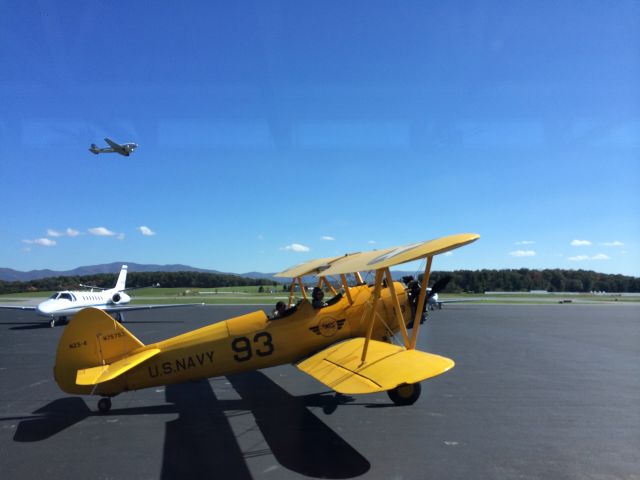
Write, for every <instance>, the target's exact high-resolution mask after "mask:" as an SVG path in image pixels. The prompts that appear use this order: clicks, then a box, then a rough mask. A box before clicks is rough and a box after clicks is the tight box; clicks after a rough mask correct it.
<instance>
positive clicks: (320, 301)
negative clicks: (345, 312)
mask: <svg viewBox="0 0 640 480" xmlns="http://www.w3.org/2000/svg"><path fill="white" fill-rule="evenodd" d="M311 306H312V307H313V308H322V307H326V306H327V303H326V302H325V301H324V292H323V291H322V289H321V288H320V287H313V292H311Z"/></svg>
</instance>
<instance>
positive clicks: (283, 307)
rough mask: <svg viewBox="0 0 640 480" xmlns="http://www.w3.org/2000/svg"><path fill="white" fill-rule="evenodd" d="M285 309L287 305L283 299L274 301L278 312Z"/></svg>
mask: <svg viewBox="0 0 640 480" xmlns="http://www.w3.org/2000/svg"><path fill="white" fill-rule="evenodd" d="M286 309H287V306H286V305H285V303H284V302H283V301H279V302H278V303H276V310H277V311H278V312H284V311H285V310H286Z"/></svg>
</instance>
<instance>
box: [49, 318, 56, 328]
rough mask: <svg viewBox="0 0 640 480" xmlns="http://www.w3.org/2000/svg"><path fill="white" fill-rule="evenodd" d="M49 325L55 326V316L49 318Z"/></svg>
mask: <svg viewBox="0 0 640 480" xmlns="http://www.w3.org/2000/svg"><path fill="white" fill-rule="evenodd" d="M49 326H50V327H51V328H53V327H55V326H56V319H55V318H51V321H50V322H49Z"/></svg>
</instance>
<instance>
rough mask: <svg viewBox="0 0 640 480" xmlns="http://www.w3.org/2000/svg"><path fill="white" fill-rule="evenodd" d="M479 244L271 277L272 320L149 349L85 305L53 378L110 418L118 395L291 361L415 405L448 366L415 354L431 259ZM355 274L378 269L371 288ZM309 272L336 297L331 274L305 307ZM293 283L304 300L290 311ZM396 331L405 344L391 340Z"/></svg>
mask: <svg viewBox="0 0 640 480" xmlns="http://www.w3.org/2000/svg"><path fill="white" fill-rule="evenodd" d="M478 238H479V235H476V234H471V233H466V234H458V235H450V236H447V237H442V238H438V239H435V240H429V241H425V242H419V243H413V244H410V245H405V246H401V247H396V248H388V249H383V250H375V251H371V252H363V253H355V254H349V255H344V256H341V257H332V258H322V259H318V260H312V261H309V262H306V263H303V264H300V265H296V266H295V267H292V268H290V269H288V270H285V271H284V272H281V273H279V274H277V275H276V276H277V277H281V278H291V279H292V281H291V289H290V292H291V293H290V297H289V305H288V307H289V308H288V309H287V310H284V311H283V312H281V314H280V315H279V316H277V317H268V316H267V315H266V314H265V313H264V312H263V311H262V310H260V311H256V312H252V313H248V314H246V315H241V316H238V317H234V318H230V319H228V320H225V321H222V322H218V323H215V324H212V325H209V326H206V327H203V328H199V329H197V330H193V331H191V332H187V333H184V334H182V335H178V336H176V337H173V338H169V339H167V340H164V341H161V342H158V343H154V344H151V345H144V344H143V343H142V342H140V341H139V340H138V339H137V338H136V337H135V336H133V335H132V334H131V333H130V332H129V331H128V330H127V329H126V328H125V327H123V326H122V324H120V323H118V322H117V321H115V320H114V319H113V318H112V317H110V316H109V315H107V314H106V313H104V312H103V311H101V310H98V309H95V308H87V309H85V310H82V311H81V312H79V313H78V314H77V315H76V316H74V317H73V319H72V320H71V322H70V323H69V325H67V327H66V328H65V331H64V333H63V335H62V338H61V339H60V343H59V345H58V350H57V354H56V364H55V367H54V376H55V380H56V382H57V383H58V385H59V387H60V388H61V389H62V390H63V391H65V392H67V393H70V394H87V395H89V394H90V395H100V396H101V397H102V398H101V399H100V401H99V402H98V409H99V411H101V412H108V411H109V410H110V408H111V397H113V396H115V395H118V394H119V393H122V392H126V391H130V390H138V389H142V388H149V387H154V386H158V385H168V384H173V383H179V382H184V381H187V380H198V379H203V378H209V377H217V376H221V375H229V374H234V373H239V372H243V371H247V370H256V369H260V368H267V367H272V366H275V365H281V364H285V363H293V364H295V366H296V367H297V368H299V369H300V370H302V371H303V372H305V373H307V374H309V375H311V376H312V377H314V378H315V379H316V380H318V381H320V382H321V383H323V384H325V385H326V386H328V387H329V388H331V389H333V390H334V391H336V392H338V393H343V394H359V393H373V392H382V391H386V392H388V395H389V397H390V398H391V400H392V401H393V402H394V403H396V404H400V405H409V404H413V403H414V402H415V401H416V400H417V399H418V397H419V396H420V383H419V382H420V381H422V380H425V379H427V378H430V377H434V376H436V375H440V374H441V373H444V372H446V371H447V370H449V369H451V368H452V367H453V366H454V362H453V360H450V359H448V358H445V357H441V356H439V355H434V354H431V353H426V352H422V351H419V350H416V342H417V337H418V331H419V330H420V323H421V321H420V320H421V319H422V315H423V312H424V310H425V305H426V300H427V296H428V294H427V284H428V281H429V273H430V271H431V263H432V260H433V257H434V256H435V255H438V254H440V253H444V252H447V251H449V250H453V249H455V248H458V247H461V246H463V245H466V244H468V243H471V242H473V241H475V240H477V239H478ZM419 259H426V266H425V271H424V277H423V281H422V285H421V286H420V287H419V288H416V284H415V283H414V284H413V287H414V288H408V287H405V286H404V285H403V284H402V283H399V282H394V281H393V280H392V278H391V272H390V270H389V267H391V266H393V265H398V264H402V263H405V262H410V261H414V260H419ZM361 272H375V280H374V282H373V284H372V285H367V284H366V283H365V282H363V280H362V275H361ZM309 275H315V276H316V277H317V278H318V286H319V287H320V286H322V284H326V286H327V287H328V288H329V289H331V290H333V291H334V293H336V292H335V290H334V287H333V286H332V285H331V283H330V282H329V280H328V278H334V277H339V278H340V282H341V284H342V289H343V293H341V294H336V296H335V297H334V298H333V299H332V300H331V301H329V302H326V303H324V302H320V303H318V302H317V301H315V300H314V301H313V302H312V301H310V300H309V299H308V298H307V295H306V291H305V288H304V285H303V280H302V278H303V277H306V276H309ZM347 275H349V276H352V278H351V282H349V280H348V278H347ZM296 285H299V286H300V291H301V292H302V295H303V296H304V298H303V300H301V301H300V302H299V303H298V304H297V305H293V295H294V291H295V286H296ZM435 290H436V288H435V287H434V288H433V289H432V290H431V292H433V291H435ZM316 300H317V299H316ZM407 326H412V331H411V333H409V331H408V328H407ZM397 332H400V333H401V336H402V342H401V343H402V345H396V344H394V343H391V340H392V338H393V336H394V334H395V333H397Z"/></svg>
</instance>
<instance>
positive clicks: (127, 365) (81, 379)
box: [76, 348, 160, 385]
mask: <svg viewBox="0 0 640 480" xmlns="http://www.w3.org/2000/svg"><path fill="white" fill-rule="evenodd" d="M159 353H160V349H159V348H150V349H148V350H143V351H142V352H139V353H134V354H133V355H129V356H127V357H124V358H123V359H121V360H118V361H117V362H114V363H112V364H107V365H100V366H98V367H93V368H85V369H82V370H78V373H77V374H76V384H78V385H98V384H99V383H104V382H108V381H109V380H113V379H114V378H116V377H119V376H120V375H122V374H123V373H125V372H128V371H129V370H131V369H132V368H133V367H135V366H137V365H140V364H141V363H142V362H144V361H146V360H148V359H150V358H151V357H155V356H156V355H157V354H159Z"/></svg>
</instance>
